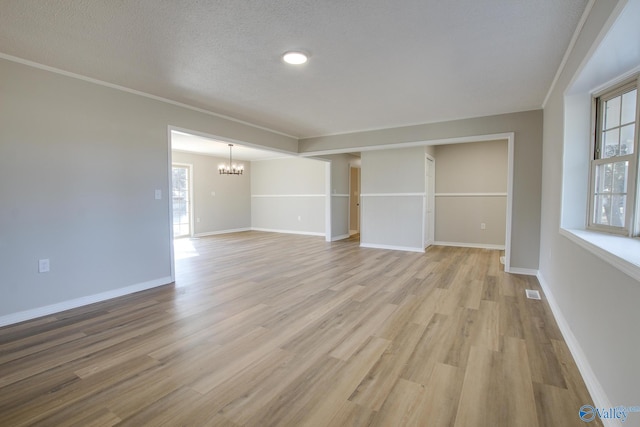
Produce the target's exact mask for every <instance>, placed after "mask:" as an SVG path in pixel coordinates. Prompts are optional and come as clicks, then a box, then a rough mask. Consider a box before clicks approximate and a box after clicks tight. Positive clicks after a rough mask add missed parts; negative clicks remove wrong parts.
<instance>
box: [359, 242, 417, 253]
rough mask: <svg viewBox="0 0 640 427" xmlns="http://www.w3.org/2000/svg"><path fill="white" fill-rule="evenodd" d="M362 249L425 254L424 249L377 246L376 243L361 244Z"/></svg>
mask: <svg viewBox="0 0 640 427" xmlns="http://www.w3.org/2000/svg"><path fill="white" fill-rule="evenodd" d="M360 247H361V248H371V249H390V250H392V251H405V252H421V253H424V248H412V247H408V246H393V245H377V244H375V243H360Z"/></svg>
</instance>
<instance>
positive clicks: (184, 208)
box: [171, 164, 193, 239]
mask: <svg viewBox="0 0 640 427" xmlns="http://www.w3.org/2000/svg"><path fill="white" fill-rule="evenodd" d="M191 182H192V179H191V165H181V164H173V165H172V167H171V202H172V209H173V238H174V239H175V238H178V237H187V236H191V234H192V230H193V225H192V220H191V213H192V207H191V201H192V197H191V194H192V192H191Z"/></svg>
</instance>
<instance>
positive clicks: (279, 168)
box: [251, 158, 326, 236]
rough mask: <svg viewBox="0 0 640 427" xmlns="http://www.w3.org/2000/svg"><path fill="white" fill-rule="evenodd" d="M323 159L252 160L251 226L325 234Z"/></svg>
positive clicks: (324, 171)
mask: <svg viewBox="0 0 640 427" xmlns="http://www.w3.org/2000/svg"><path fill="white" fill-rule="evenodd" d="M325 165H326V163H325V162H322V161H319V160H312V159H304V158H286V159H276V160H263V161H255V162H252V163H251V227H252V228H253V229H255V230H264V231H278V232H286V233H299V234H310V235H322V236H324V235H325V228H326V227H325V220H326V214H325V203H326V169H325Z"/></svg>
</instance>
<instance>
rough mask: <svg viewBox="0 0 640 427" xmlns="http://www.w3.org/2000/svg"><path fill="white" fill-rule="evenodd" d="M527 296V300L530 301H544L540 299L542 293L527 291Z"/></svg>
mask: <svg viewBox="0 0 640 427" xmlns="http://www.w3.org/2000/svg"><path fill="white" fill-rule="evenodd" d="M525 292H526V294H527V298H529V299H542V298H540V292H538V291H534V290H533V289H525Z"/></svg>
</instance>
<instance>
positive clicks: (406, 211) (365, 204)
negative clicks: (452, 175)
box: [360, 147, 425, 251]
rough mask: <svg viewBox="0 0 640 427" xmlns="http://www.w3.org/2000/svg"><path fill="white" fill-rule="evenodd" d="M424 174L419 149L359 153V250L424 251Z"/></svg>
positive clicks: (423, 151) (423, 160) (422, 153)
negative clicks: (365, 247) (378, 248)
mask: <svg viewBox="0 0 640 427" xmlns="http://www.w3.org/2000/svg"><path fill="white" fill-rule="evenodd" d="M424 174H425V150H424V148H423V147H414V148H403V149H397V150H377V151H365V152H363V153H362V169H361V179H362V182H361V220H362V223H361V226H360V243H361V245H362V246H373V247H390V248H397V249H406V250H412V251H423V250H424V244H423V240H424V236H423V234H424V233H423V204H424V191H425V188H424V187H425V177H424Z"/></svg>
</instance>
